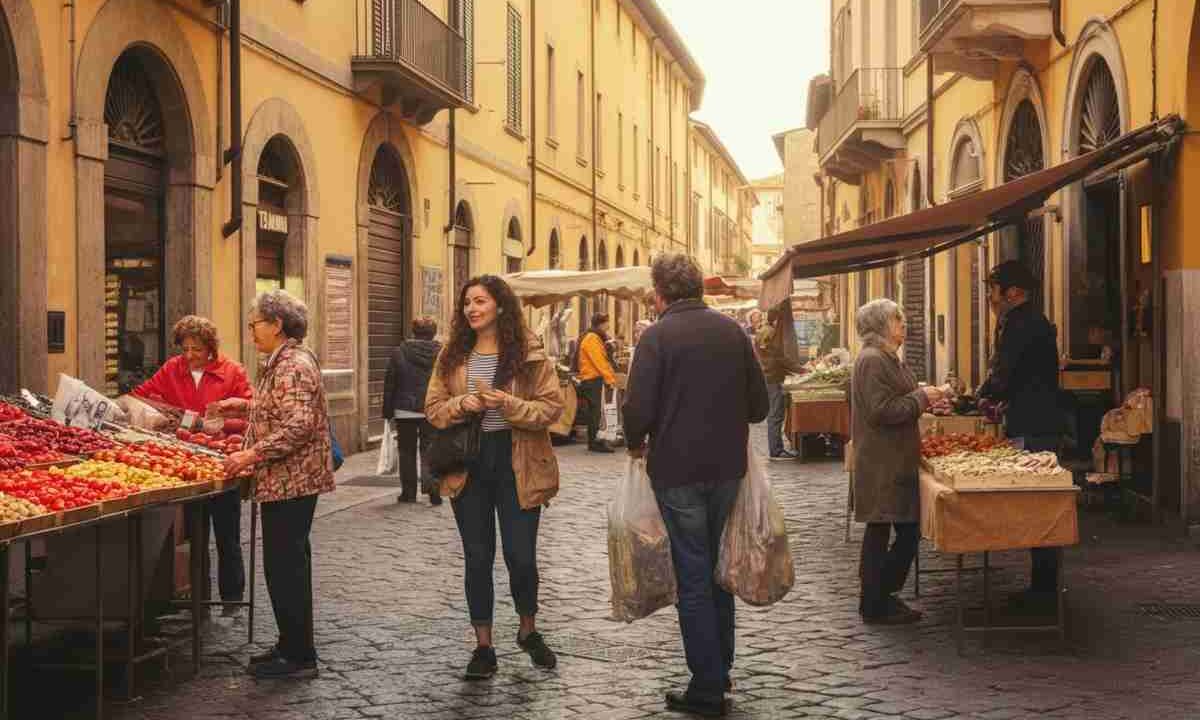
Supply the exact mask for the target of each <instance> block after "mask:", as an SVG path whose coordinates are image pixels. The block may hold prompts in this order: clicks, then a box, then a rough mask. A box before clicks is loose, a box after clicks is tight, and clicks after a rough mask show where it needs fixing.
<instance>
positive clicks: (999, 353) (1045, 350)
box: [979, 302, 1063, 437]
mask: <svg viewBox="0 0 1200 720" xmlns="http://www.w3.org/2000/svg"><path fill="white" fill-rule="evenodd" d="M996 335H997V339H996V349H995V352H994V354H993V355H992V361H991V368H990V370H989V371H988V376H987V379H986V380H984V382H983V385H982V386H980V388H979V394H980V396H982V397H986V398H991V399H993V400H999V401H1002V402H1006V403H1008V411H1007V412H1006V413H1005V425H1006V429H1007V433H1008V435H1009V437H1024V436H1030V435H1059V434H1061V433H1062V431H1063V416H1062V411H1061V410H1060V409H1059V406H1058V338H1057V336H1056V335H1055V333H1054V326H1053V325H1051V324H1050V321H1049V320H1047V319H1046V316H1045V315H1043V314H1042V313H1041V312H1039V311H1038V309H1037V307H1036V306H1034V304H1033V303H1030V302H1025V303H1022V304H1020V305H1018V306H1017V307H1015V308H1013V309H1012V310H1009V311H1008V313H1007V314H1006V315H1005V316H1004V319H1003V321H1002V324H1001V326H1000V327H999V328H998V331H997V333H996Z"/></svg>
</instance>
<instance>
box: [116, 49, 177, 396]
mask: <svg viewBox="0 0 1200 720" xmlns="http://www.w3.org/2000/svg"><path fill="white" fill-rule="evenodd" d="M104 122H105V124H106V125H107V126H108V159H107V160H106V161H105V163H104V319H105V322H104V328H105V335H104V339H105V371H104V386H103V391H104V392H105V394H107V395H111V396H115V395H120V394H125V393H127V392H129V391H130V390H132V389H133V388H135V387H137V386H138V385H140V384H142V383H143V382H145V381H146V380H148V379H150V376H151V375H153V374H154V373H155V372H157V371H158V368H159V367H161V366H162V363H163V361H165V360H166V355H167V324H168V320H167V318H166V317H165V315H166V284H167V282H168V273H167V268H166V244H167V235H166V223H165V221H164V217H163V209H164V204H165V201H166V188H167V173H166V161H165V154H166V123H165V121H164V119H163V113H162V106H161V104H160V102H159V98H158V94H157V93H156V92H155V90H154V87H153V85H152V84H151V81H150V77H149V75H148V74H147V72H146V70H145V68H144V66H143V64H142V59H141V57H139V55H138V54H137V53H136V52H133V51H131V52H127V53H125V54H124V55H122V56H121V57H120V58H119V59H118V60H117V63H116V65H115V66H114V67H113V71H112V74H111V75H110V76H109V81H108V95H107V97H106V98H105V103H104Z"/></svg>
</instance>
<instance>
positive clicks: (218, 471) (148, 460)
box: [92, 442, 225, 483]
mask: <svg viewBox="0 0 1200 720" xmlns="http://www.w3.org/2000/svg"><path fill="white" fill-rule="evenodd" d="M92 457H93V458H94V459H96V460H105V461H109V462H119V463H123V464H125V465H129V466H130V467H136V468H141V469H142V470H150V471H153V472H156V473H159V474H161V475H166V476H167V477H173V478H176V479H178V480H182V481H183V482H188V483H192V482H205V481H208V480H217V479H220V478H222V477H224V474H225V473H224V469H223V467H222V466H221V461H220V460H218V459H217V458H214V457H211V456H208V455H200V454H198V453H191V452H188V451H187V450H184V449H182V448H174V447H169V446H167V445H162V444H160V443H153V442H149V443H143V444H140V445H137V446H134V447H127V448H120V449H115V450H101V451H99V452H97V453H96V454H95V455H93V456H92Z"/></svg>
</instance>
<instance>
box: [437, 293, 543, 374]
mask: <svg viewBox="0 0 1200 720" xmlns="http://www.w3.org/2000/svg"><path fill="white" fill-rule="evenodd" d="M476 286H479V287H482V288H483V289H484V290H486V291H487V294H488V295H491V296H492V299H493V300H495V301H496V313H497V314H496V339H497V344H498V345H499V346H500V358H499V360H500V362H499V363H498V364H497V367H496V387H498V388H500V387H504V386H506V385H508V383H509V382H510V381H512V380H513V379H514V378H516V377H517V376H518V375H519V374H520V372H521V366H522V365H524V364H525V342H526V338H525V321H524V319H523V318H522V317H521V301H520V300H518V299H517V296H516V294H515V293H514V292H513V291H512V288H510V287H509V286H508V283H506V282H504V281H503V280H501V279H500V278H498V277H496V276H495V275H480V276H478V277H473V278H471V279H470V280H468V281H467V283H466V284H465V285H463V286H462V289H461V290H459V291H458V305H457V306H455V308H454V314H453V316H452V319H451V321H450V340H449V341H448V342H447V343H446V349H445V350H443V351H442V359H441V363H440V364H439V367H440V370H439V372H440V373H441V376H442V380H443V381H445V382H449V381H450V377H451V376H452V375H453V374H454V371H455V370H457V369H458V368H460V367H462V365H463V363H465V362H466V361H467V357H469V356H470V354H471V351H472V350H474V349H475V341H476V340H477V339H478V338H477V337H476V334H475V331H474V330H472V329H471V324H470V323H469V322H467V317H466V315H465V314H464V313H463V307H464V306H465V305H466V303H467V291H468V290H470V289H471V288H473V287H476Z"/></svg>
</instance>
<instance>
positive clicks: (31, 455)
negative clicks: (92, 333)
mask: <svg viewBox="0 0 1200 720" xmlns="http://www.w3.org/2000/svg"><path fill="white" fill-rule="evenodd" d="M50 407H51V403H50V401H49V399H48V398H39V397H36V396H32V395H29V394H24V395H23V396H20V397H4V398H0V567H2V568H4V570H5V571H4V572H3V573H2V575H0V648H3V649H4V652H3V654H2V655H0V720H2V719H3V718H7V717H8V707H9V704H8V691H9V673H8V670H9V655H10V652H9V650H10V642H9V641H10V638H9V632H10V630H11V628H12V626H11V625H10V622H11V621H12V620H13V619H16V620H17V621H18V624H23V626H24V632H23V635H24V641H25V645H26V647H27V648H28V647H30V646H31V644H32V641H33V637H34V625H35V623H39V624H40V623H61V622H64V621H65V620H70V621H71V622H73V623H74V624H77V625H78V624H79V623H80V618H86V619H87V620H86V626H87V627H88V628H89V629H90V630H91V631H92V632H93V633H94V634H95V648H94V655H92V656H91V657H89V661H88V662H86V663H80V662H79V661H78V659H77V658H75V657H68V661H67V662H65V663H62V662H58V663H54V666H55V667H59V668H62V667H67V668H71V669H84V670H88V671H91V672H94V673H95V678H96V692H97V713H98V716H102V715H103V709H104V702H103V698H104V688H105V681H104V672H105V667H106V665H109V666H112V665H121V666H123V669H124V679H125V684H126V687H125V692H126V695H127V697H130V698H132V697H134V694H135V687H134V683H135V674H136V673H135V668H136V667H137V666H138V665H140V664H142V663H145V662H148V661H151V660H160V661H161V662H163V663H165V662H166V659H167V655H168V653H169V652H170V651H171V650H172V649H173V648H175V647H178V646H182V645H186V644H190V645H191V648H192V660H193V667H195V668H198V667H199V661H200V648H201V645H200V634H199V631H200V621H201V619H202V618H203V612H204V611H205V610H206V608H207V606H209V605H215V604H222V603H211V602H208V601H207V597H208V594H207V592H206V589H207V586H208V584H209V576H210V574H211V573H210V572H209V567H208V562H209V560H208V559H209V554H208V552H207V549H208V536H207V527H208V522H207V518H206V517H205V504H206V503H205V501H207V500H209V499H211V498H213V497H216V496H217V495H221V494H223V493H228V492H238V493H241V494H242V496H243V497H247V496H249V480H248V478H240V479H232V480H230V479H227V478H226V477H225V472H224V469H223V456H224V454H225V453H229V452H233V451H235V450H238V449H240V448H241V438H240V437H238V438H237V442H236V446H235V443H234V441H233V439H232V438H230V437H224V438H220V439H210V438H209V437H207V436H206V437H203V438H195V437H193V436H192V435H191V434H186V433H184V432H180V433H178V435H176V434H175V433H159V432H155V431H148V430H140V429H135V428H131V427H128V426H123V425H119V424H115V423H112V422H104V423H102V424H101V427H99V428H98V429H89V428H83V427H71V426H67V425H64V424H62V423H59V422H55V421H54V420H52V419H50V412H49V409H50ZM197 440H200V442H196V441H197ZM177 515H182V516H183V517H186V519H187V521H188V522H189V523H190V527H191V532H190V552H189V553H188V563H187V569H188V577H189V580H190V588H189V589H190V592H189V593H188V594H189V599H188V600H186V601H183V602H179V603H175V602H172V603H171V605H172V606H178V607H177V609H185V610H190V614H189V615H188V617H189V621H188V622H187V623H186V625H185V628H186V629H184V630H183V631H181V632H178V633H175V634H174V635H163V636H160V635H158V634H157V633H150V632H147V628H146V624H147V604H146V603H147V598H148V595H149V588H148V587H147V584H148V582H149V580H150V579H152V578H153V577H154V566H155V565H156V564H157V561H158V556H159V552H158V549H159V548H161V547H163V544H164V541H165V540H166V538H167V533H168V532H170V529H171V527H172V526H173V525H175V524H176V523H175V518H176V516H177ZM256 534H257V523H256V517H255V513H253V512H252V513H251V545H250V568H249V571H250V582H249V583H248V584H249V590H250V600H249V602H246V603H241V604H242V605H246V606H249V612H250V617H249V623H248V624H249V627H250V632H251V633H252V632H253V625H254V615H253V613H254V586H255V584H254V582H253V577H254V572H255V535H256ZM156 541H157V543H156ZM35 547H36V548H37V549H38V550H37V552H38V556H37V558H36V562H35V553H34V548H35ZM14 551H16V552H14ZM22 551H23V557H21V556H20V555H18V554H16V553H20V552H22ZM22 561H23V562H22ZM10 570H16V572H15V573H13V572H10ZM22 574H23V576H24V583H23V587H20V585H19V581H14V580H13V579H12V578H13V577H16V578H20V576H21V575H22ZM14 584H16V585H18V586H19V587H20V589H21V590H23V594H21V595H20V596H19V597H16V598H14V596H13V593H12V590H13V587H11V586H12V585H14ZM172 590H173V588H172ZM170 594H171V595H173V593H170ZM114 628H120V630H119V631H117V632H115V633H114ZM188 629H190V633H189V632H187V630H188ZM251 641H252V637H251Z"/></svg>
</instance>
